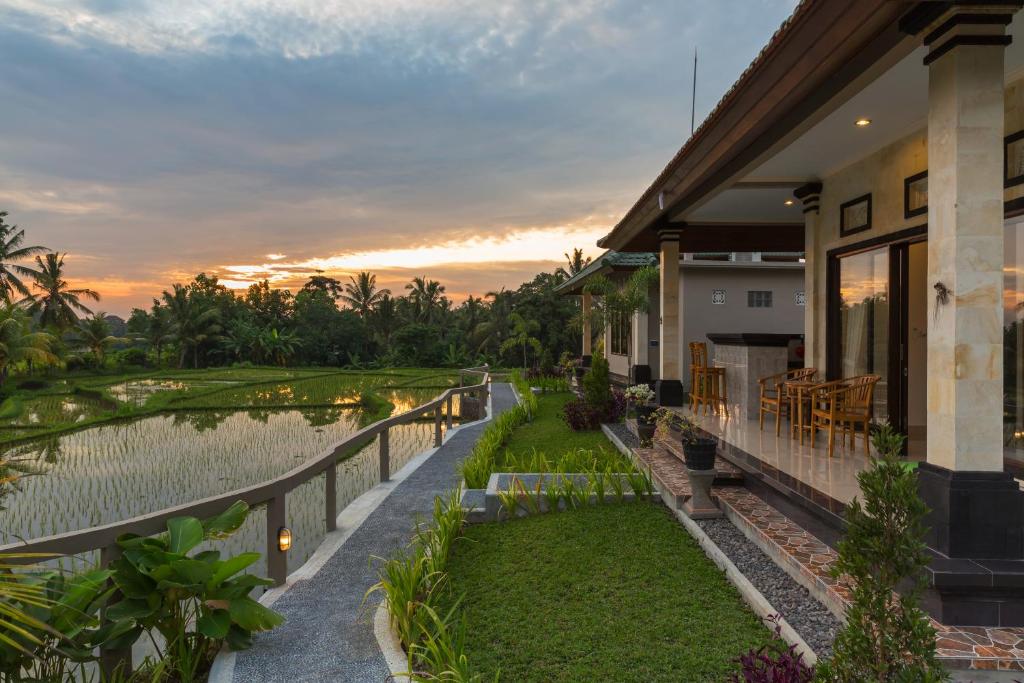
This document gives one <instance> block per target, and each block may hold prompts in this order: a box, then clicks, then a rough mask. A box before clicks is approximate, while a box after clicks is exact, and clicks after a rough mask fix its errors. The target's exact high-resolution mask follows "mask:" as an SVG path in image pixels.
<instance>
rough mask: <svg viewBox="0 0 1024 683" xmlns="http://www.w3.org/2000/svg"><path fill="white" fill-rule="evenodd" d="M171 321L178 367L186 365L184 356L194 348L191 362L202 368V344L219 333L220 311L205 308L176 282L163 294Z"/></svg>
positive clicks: (194, 365)
mask: <svg viewBox="0 0 1024 683" xmlns="http://www.w3.org/2000/svg"><path fill="white" fill-rule="evenodd" d="M163 299H164V305H165V306H167V312H168V317H169V318H170V321H171V331H172V334H173V335H174V339H175V340H176V341H177V342H178V367H179V368H183V367H185V358H186V354H187V352H188V351H189V349H191V350H192V365H193V367H197V368H198V367H199V347H200V346H202V344H203V342H205V341H207V340H209V339H212V338H213V337H214V336H216V334H217V333H218V332H220V310H219V309H217V308H212V307H211V308H203V306H202V304H201V303H200V302H199V301H198V300H196V299H195V298H193V297H192V296H190V295H189V290H188V288H186V287H184V286H182V285H180V284H176V285H174V288H173V290H172V291H170V292H167V291H165V292H164V294H163Z"/></svg>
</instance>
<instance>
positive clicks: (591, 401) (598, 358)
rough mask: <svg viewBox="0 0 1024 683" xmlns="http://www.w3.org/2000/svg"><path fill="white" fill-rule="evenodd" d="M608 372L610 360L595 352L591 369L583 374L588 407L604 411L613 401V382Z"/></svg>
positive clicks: (584, 392) (584, 396)
mask: <svg viewBox="0 0 1024 683" xmlns="http://www.w3.org/2000/svg"><path fill="white" fill-rule="evenodd" d="M608 373H609V370H608V360H607V359H606V358H605V357H604V356H602V355H598V354H594V357H593V360H592V361H591V366H590V370H588V371H587V374H586V375H584V376H583V400H584V401H586V402H587V406H588V407H590V408H593V409H596V410H601V411H603V410H605V409H607V407H608V404H609V403H611V401H612V384H611V379H610V378H609V376H608Z"/></svg>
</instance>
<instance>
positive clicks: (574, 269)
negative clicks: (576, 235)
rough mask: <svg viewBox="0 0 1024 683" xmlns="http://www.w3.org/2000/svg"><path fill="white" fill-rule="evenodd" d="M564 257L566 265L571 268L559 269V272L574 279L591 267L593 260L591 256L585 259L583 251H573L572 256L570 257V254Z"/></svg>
mask: <svg viewBox="0 0 1024 683" xmlns="http://www.w3.org/2000/svg"><path fill="white" fill-rule="evenodd" d="M562 255H563V256H565V261H566V264H567V265H568V266H569V267H568V268H564V267H563V268H559V269H558V271H559V272H560V273H563V274H564V275H565V276H566V277H572V276H573V275H576V274H577V273H579V272H580V271H581V270H583V269H584V268H586V267H587V266H589V265H590V261H591V258H590V257H589V256H588V257H587V258H583V250H582V249H573V250H572V256H570V255H569V253H568V252H566V253H564V254H562Z"/></svg>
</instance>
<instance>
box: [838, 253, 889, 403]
mask: <svg viewBox="0 0 1024 683" xmlns="http://www.w3.org/2000/svg"><path fill="white" fill-rule="evenodd" d="M839 297H840V302H839V358H840V366H839V371H840V375H841V377H844V378H845V377H855V376H857V375H879V376H881V380H879V382H878V384H876V385H875V405H874V413H875V414H874V418H875V420H876V421H884V420H886V419H888V417H889V410H888V401H887V391H888V379H889V248H888V247H883V248H881V249H876V250H874V251H868V252H863V253H860V254H853V255H851V256H844V257H843V258H841V259H839Z"/></svg>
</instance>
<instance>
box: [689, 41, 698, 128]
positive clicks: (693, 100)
mask: <svg viewBox="0 0 1024 683" xmlns="http://www.w3.org/2000/svg"><path fill="white" fill-rule="evenodd" d="M696 113H697V48H696V47H694V48H693V93H692V94H691V95H690V135H693V124H694V121H695V120H696Z"/></svg>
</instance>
